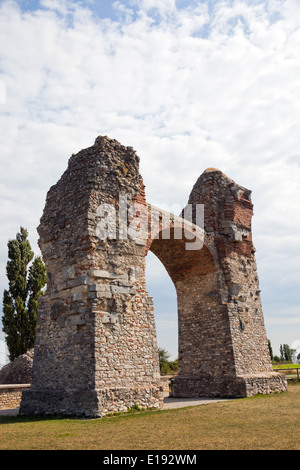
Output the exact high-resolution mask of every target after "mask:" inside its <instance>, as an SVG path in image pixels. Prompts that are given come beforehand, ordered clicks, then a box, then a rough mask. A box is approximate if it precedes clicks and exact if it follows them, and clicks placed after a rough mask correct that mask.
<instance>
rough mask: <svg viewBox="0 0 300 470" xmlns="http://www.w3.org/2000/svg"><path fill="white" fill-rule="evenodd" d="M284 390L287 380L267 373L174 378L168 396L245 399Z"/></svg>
mask: <svg viewBox="0 0 300 470" xmlns="http://www.w3.org/2000/svg"><path fill="white" fill-rule="evenodd" d="M286 390H287V380H286V377H285V376H284V375H283V374H278V373H276V372H267V373H259V374H249V375H243V376H236V377H211V376H210V377H209V376H203V377H199V378H192V377H175V378H174V379H172V380H171V393H170V396H171V397H174V398H194V397H219V398H221V397H222V398H245V397H251V396H254V395H258V394H263V395H266V394H270V393H276V392H285V391H286Z"/></svg>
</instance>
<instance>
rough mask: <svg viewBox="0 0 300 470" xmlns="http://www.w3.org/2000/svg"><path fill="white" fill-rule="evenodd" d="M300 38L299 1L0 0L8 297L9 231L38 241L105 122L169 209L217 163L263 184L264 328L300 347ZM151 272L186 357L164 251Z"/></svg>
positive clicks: (165, 333) (164, 324) (259, 244)
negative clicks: (61, 187) (73, 166)
mask: <svg viewBox="0 0 300 470" xmlns="http://www.w3.org/2000/svg"><path fill="white" fill-rule="evenodd" d="M299 50H300V2H299V0H269V1H267V0H227V1H224V0H202V1H201V0H197V1H196V0H117V1H115V2H114V1H108V0H98V1H96V0H95V1H94V0H90V1H85V2H84V1H76V0H73V1H72V0H70V1H69V0H60V1H58V0H40V1H37V0H36V1H27V0H18V1H17V0H0V130H1V140H0V193H1V194H0V197H1V206H0V223H1V231H0V295H1V298H2V292H3V289H4V288H5V287H6V275H5V266H6V262H7V241H8V239H10V238H14V237H15V235H16V233H17V231H18V230H19V227H20V226H21V225H22V226H25V227H26V228H27V229H28V231H29V234H30V240H31V244H32V247H33V249H34V250H35V252H36V254H38V253H39V251H38V247H37V233H36V227H37V225H38V224H39V219H40V217H41V214H42V211H43V208H44V204H45V197H46V193H47V191H48V189H49V187H50V186H51V185H53V184H55V183H56V182H57V181H58V179H59V178H60V176H61V174H62V173H63V172H64V170H65V169H66V167H67V161H68V158H69V157H70V156H71V154H72V153H77V152H78V151H79V150H81V149H82V148H86V147H88V146H90V145H92V144H93V143H94V140H95V138H96V137H97V136H98V135H108V136H109V137H111V138H115V139H117V140H118V141H120V142H121V143H122V144H124V145H130V146H132V147H134V148H135V150H136V151H137V153H138V155H139V156H140V158H141V173H142V175H143V178H144V182H145V184H146V191H147V199H148V201H149V202H151V203H153V204H156V205H158V206H162V207H164V208H170V209H174V210H175V212H177V213H178V212H179V210H180V208H181V207H183V206H184V205H185V204H186V202H187V199H188V196H189V193H190V191H191V189H192V186H193V184H194V183H195V181H196V180H197V178H198V177H199V175H200V174H201V173H202V172H203V171H204V170H205V169H206V168H207V167H217V168H220V169H221V170H222V171H223V172H224V173H226V174H227V175H228V176H229V177H230V178H232V179H234V180H235V181H236V182H237V183H239V184H241V185H242V186H245V187H247V188H249V189H252V191H253V202H254V204H255V217H254V219H253V232H254V241H255V246H256V249H257V263H258V271H259V277H260V284H261V289H262V301H263V308H264V316H265V323H266V328H267V335H268V338H269V339H270V340H271V343H272V346H273V349H274V350H275V352H279V345H280V344H282V343H287V344H289V345H290V346H292V345H293V343H294V342H295V341H298V343H297V344H300V303H299V296H300V295H299V284H300V282H299V281H300V272H299V266H300V216H299V215H300V132H299V130H300V126H299V124H300V55H299ZM177 209H179V210H177ZM147 280H148V290H149V292H150V294H151V295H153V297H154V302H155V307H156V322H157V328H158V339H159V345H160V346H161V347H164V348H166V349H167V350H168V351H169V352H170V353H171V354H172V356H173V357H175V356H177V318H176V298H175V290H174V287H173V286H172V283H171V281H170V280H169V279H168V276H167V275H166V273H165V272H164V268H163V267H162V266H161V265H160V263H159V262H158V261H157V260H156V259H155V258H154V256H153V255H152V256H150V257H149V259H148V262H147ZM0 362H1V358H0Z"/></svg>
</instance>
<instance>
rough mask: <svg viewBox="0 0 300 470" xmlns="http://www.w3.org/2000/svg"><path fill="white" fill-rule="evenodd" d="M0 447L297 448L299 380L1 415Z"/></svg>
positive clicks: (134, 448) (299, 434) (299, 443)
mask: <svg viewBox="0 0 300 470" xmlns="http://www.w3.org/2000/svg"><path fill="white" fill-rule="evenodd" d="M0 449H1V450H3V449H12V450H19V449H39V450H47V449H50V450H56V449H66V450H73V449H74V450H75V449H83V450H84V449H101V450H202V449H203V450H205V449H216V450H217V449H220V450H221V449H224V450H229V449H243V450H246V449H250V450H255V449H261V450H263V449H270V450H271V449H275V450H276V449H278V450H279V449H284V450H293V449H294V450H300V384H299V383H298V384H291V385H289V387H288V392H286V393H281V394H275V395H267V396H257V397H253V398H244V399H238V400H232V401H229V402H219V403H214V404H207V405H201V406H195V407H189V408H181V409H177V410H166V411H145V412H141V413H137V414H131V415H124V416H117V417H110V418H108V417H106V418H103V419H93V420H77V419H37V418H24V417H4V416H0Z"/></svg>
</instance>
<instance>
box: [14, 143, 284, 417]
mask: <svg viewBox="0 0 300 470" xmlns="http://www.w3.org/2000/svg"><path fill="white" fill-rule="evenodd" d="M125 194H126V195H127V197H128V198H129V199H131V200H132V201H134V202H135V203H136V204H137V205H138V206H137V208H139V211H140V212H141V218H140V219H139V220H147V221H148V219H147V217H148V214H149V212H151V206H150V205H147V203H146V199H145V190H144V185H143V181H142V178H141V176H140V174H139V158H138V157H137V155H136V154H135V152H134V150H133V149H132V148H131V147H124V146H122V145H121V144H119V143H118V142H117V141H115V140H111V139H109V138H107V137H98V138H97V139H96V141H95V145H94V146H92V147H90V148H88V149H86V150H82V151H81V152H79V153H78V154H77V155H74V156H72V157H71V159H70V160H69V166H68V169H67V170H66V172H65V173H64V175H63V176H62V178H61V179H60V181H59V182H58V183H57V184H56V185H55V186H53V187H52V188H51V189H50V191H49V193H48V195H47V201H46V207H45V210H44V214H43V217H42V219H41V224H40V226H39V229H38V231H39V235H40V241H39V243H40V247H41V251H42V253H43V257H44V261H45V264H46V269H47V273H48V285H47V293H46V295H45V296H44V297H43V298H42V299H41V302H40V308H39V317H38V327H37V336H36V345H35V355H34V363H33V381H32V386H31V388H30V390H27V391H25V392H24V393H23V399H22V404H21V410H20V414H33V413H35V414H68V415H77V416H78V415H80V416H81V415H83V416H90V417H94V416H103V415H105V414H106V413H108V412H110V411H116V410H125V409H126V408H128V407H131V406H133V405H134V403H136V402H138V403H140V405H142V406H154V407H160V405H161V403H162V398H163V397H162V390H161V387H160V374H159V364H158V353H157V342H156V332H155V321H154V311H153V302H152V299H151V298H150V297H149V296H148V293H147V290H146V283H145V256H146V254H147V252H148V250H149V249H150V250H151V251H152V252H153V253H154V254H156V256H157V257H158V258H159V259H160V260H161V262H162V263H163V264H164V266H165V267H166V269H167V271H168V273H169V275H170V277H171V279H172V280H173V282H174V285H175V287H176V290H177V297H178V323H179V375H178V377H176V378H175V379H174V380H173V385H172V393H173V395H174V396H179V397H180V396H187V397H188V396H199V395H206V396H247V395H251V394H254V393H270V392H273V391H281V390H284V389H285V387H286V384H285V383H284V380H283V379H282V376H279V375H278V374H274V373H272V368H271V361H270V357H269V352H268V347H267V339H266V332H265V328H264V322H263V314H262V308H261V303H260V292H259V285H258V277H257V272H256V263H255V255H254V252H255V250H254V247H253V244H252V233H251V218H252V214H253V206H252V203H251V198H250V194H251V193H250V191H248V190H246V189H245V188H242V187H240V186H238V185H236V184H235V183H234V182H233V181H231V180H230V179H229V178H227V177H226V176H225V175H224V174H222V173H221V172H220V171H219V170H215V169H210V170H207V171H206V172H204V174H203V175H202V176H201V177H200V178H199V180H198V181H197V183H196V184H195V186H194V188H193V191H192V193H191V196H190V200H189V203H190V204H192V205H193V206H195V205H196V204H204V210H205V227H204V229H205V236H204V232H203V231H202V232H203V237H202V239H201V233H200V235H199V233H198V235H197V237H198V238H199V241H200V248H199V249H198V250H196V251H195V250H191V251H189V250H187V249H186V240H185V239H184V238H182V239H177V237H176V236H174V234H175V231H176V228H178V227H177V225H178V224H179V225H180V220H182V219H180V220H179V222H178V221H177V222H176V221H174V222H172V223H170V226H169V227H166V226H164V225H163V224H162V225H161V226H160V229H159V230H158V233H156V234H153V233H152V234H151V235H149V237H148V239H147V240H141V239H135V238H134V236H133V232H132V230H133V229H132V222H135V220H136V217H137V214H135V213H134V212H133V213H130V218H129V223H130V225H128V226H127V225H126V227H125V231H127V229H128V235H129V236H125V237H124V236H123V235H124V233H123V231H124V226H122V225H121V223H119V219H118V218H117V226H116V230H115V233H111V236H110V237H109V238H103V239H102V238H101V229H100V231H99V221H100V219H101V217H102V216H103V213H102V214H100V213H99V206H101V207H102V209H103V208H104V209H105V207H106V206H105V204H111V205H113V206H114V207H115V208H116V212H117V213H118V214H122V213H124V212H126V211H127V209H128V205H129V203H128V202H127V200H126V199H124V198H123V199H122V197H120V196H122V195H125ZM124 201H125V202H124ZM104 212H105V211H104ZM112 216H113V214H112V215H111V214H110V215H109V217H112ZM109 217H108V219H107V222H108V223H109V220H110V219H109ZM193 223H194V224H195V223H196V220H193ZM176 224H177V225H176ZM167 229H169V231H170V237H169V239H165V238H164V237H163V236H160V235H162V234H163V233H164V231H165V230H167ZM189 230H191V231H192V232H193V225H192V223H190V225H189Z"/></svg>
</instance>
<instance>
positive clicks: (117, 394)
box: [19, 386, 163, 418]
mask: <svg viewBox="0 0 300 470" xmlns="http://www.w3.org/2000/svg"><path fill="white" fill-rule="evenodd" d="M162 403H163V393H162V392H161V390H160V387H159V386H157V387H153V388H118V389H101V390H76V391H74V390H42V389H41V390H34V389H29V390H25V391H24V392H23V394H22V401H21V406H20V412H19V415H21V416H28V415H36V416H44V415H47V416H57V415H64V416H74V417H83V418H101V417H103V416H105V415H106V414H108V413H113V412H117V411H126V410H127V409H129V408H132V407H133V406H134V405H136V404H138V405H139V406H141V407H143V408H148V407H151V408H157V409H158V408H160V407H161V406H162Z"/></svg>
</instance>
